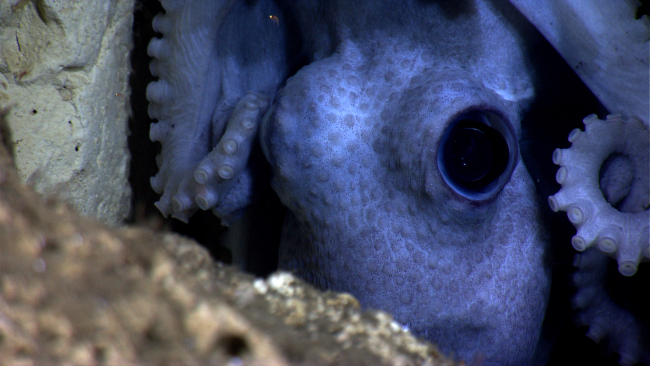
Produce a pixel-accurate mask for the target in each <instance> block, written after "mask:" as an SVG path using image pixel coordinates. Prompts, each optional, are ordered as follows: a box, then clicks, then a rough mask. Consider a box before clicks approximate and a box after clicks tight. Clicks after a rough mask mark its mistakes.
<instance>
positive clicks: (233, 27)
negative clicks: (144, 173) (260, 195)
mask: <svg viewBox="0 0 650 366" xmlns="http://www.w3.org/2000/svg"><path fill="white" fill-rule="evenodd" d="M162 5H163V8H164V9H165V11H166V13H165V14H159V15H157V16H156V17H155V19H154V21H153V28H154V30H156V31H158V32H160V33H161V34H162V38H160V39H158V38H156V39H153V40H152V41H151V43H150V44H149V47H148V53H149V55H150V56H152V57H154V60H153V61H152V62H151V65H150V69H151V73H152V74H153V75H154V76H158V77H159V80H158V81H155V82H152V83H151V84H149V86H148V87H147V99H148V100H149V101H150V104H149V115H150V117H151V118H154V119H157V120H158V122H157V123H153V124H152V125H151V129H150V133H149V137H150V138H151V140H153V141H160V142H161V143H162V149H161V152H160V155H159V157H158V158H157V164H158V167H159V172H158V173H157V174H156V176H154V177H152V178H151V186H152V188H153V189H154V190H155V191H156V192H158V193H161V194H162V196H161V198H160V200H159V201H158V202H156V203H155V205H156V207H158V209H159V210H160V211H161V212H162V214H163V215H165V216H168V215H169V214H171V215H172V217H174V218H177V219H179V220H181V221H188V220H189V218H190V216H192V214H193V213H194V212H195V211H196V210H198V209H199V208H204V209H210V208H213V207H214V205H215V204H216V203H217V201H216V199H213V198H215V197H216V195H215V194H216V192H217V191H216V186H215V185H214V184H213V185H209V186H210V187H209V188H210V189H207V188H206V187H208V186H206V184H205V183H206V181H204V180H202V181H197V180H196V177H195V172H196V169H197V167H199V164H203V165H201V166H202V167H204V165H205V164H204V163H205V161H206V159H208V158H206V157H209V156H212V157H214V156H216V155H219V152H213V153H210V152H211V151H212V150H213V149H217V150H218V149H219V146H221V145H219V144H218V143H219V141H220V140H221V139H222V137H223V134H224V131H226V125H227V123H228V120H229V118H230V115H231V113H233V111H236V110H237V109H236V104H237V103H238V102H239V101H240V100H242V98H244V99H246V98H245V95H246V93H247V92H252V93H256V94H260V95H265V96H271V95H273V94H274V93H275V91H276V90H277V88H278V87H279V85H280V84H281V83H282V82H283V81H284V79H285V78H286V75H287V72H288V71H287V70H288V68H289V66H288V65H287V62H286V54H285V47H284V39H285V29H284V27H283V25H282V24H281V23H280V19H281V16H280V14H279V10H278V8H277V7H276V6H275V4H274V3H273V2H272V1H257V2H252V3H251V2H243V1H233V0H214V1H197V0H175V1H171V0H169V1H162ZM270 14H272V15H273V17H270ZM278 16H280V17H278ZM244 27H245V28H246V32H243V31H242V28H244ZM265 98H267V101H265V102H264V103H266V104H267V105H268V97H265ZM260 100H262V99H260ZM265 109H266V107H265V108H264V110H265ZM261 113H262V114H263V113H264V111H262V112H261ZM235 118H237V117H236V116H235ZM256 126H257V124H256V125H255V126H254V128H253V130H254V131H252V132H251V133H250V134H249V135H250V136H254V135H255V133H256V131H257V127H256ZM222 145H223V144H222ZM250 145H251V144H248V145H247V147H246V149H248V151H247V152H242V151H241V150H240V153H239V154H238V155H237V156H239V157H241V159H239V160H238V164H239V165H238V166H239V167H240V169H239V170H240V171H241V170H242V167H241V165H245V164H246V159H247V157H248V152H250ZM242 159H243V160H242ZM208 160H209V159H208ZM198 176H199V177H200V178H203V175H202V174H199V175H198ZM229 188H232V187H229ZM218 194H219V195H220V196H222V197H223V196H225V195H227V194H228V191H224V190H220V191H219V193H218ZM197 196H198V197H199V203H198V204H197V201H196V198H197ZM208 196H210V197H208ZM237 197H240V198H241V199H247V197H250V195H241V194H239V195H237ZM213 201H214V202H213ZM248 203H249V202H238V204H237V205H234V206H233V207H241V206H245V205H246V204H248ZM225 214H227V213H225Z"/></svg>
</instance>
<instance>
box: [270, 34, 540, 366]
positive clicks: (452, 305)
mask: <svg viewBox="0 0 650 366" xmlns="http://www.w3.org/2000/svg"><path fill="white" fill-rule="evenodd" d="M402 37H403V35H401V34H398V35H395V38H391V37H390V36H388V35H382V36H380V37H378V38H379V39H380V40H381V41H379V40H377V41H375V40H374V39H370V40H364V41H362V42H359V41H356V40H355V41H356V42H355V41H346V42H345V43H344V44H342V45H341V46H340V47H339V48H338V51H337V52H336V53H335V54H334V55H332V56H331V57H329V58H326V59H324V60H322V61H319V62H316V63H313V64H311V65H309V66H308V67H305V68H303V69H302V70H301V71H300V72H299V73H298V74H297V75H296V76H294V77H293V78H291V79H290V80H289V81H288V82H287V86H286V87H285V88H283V89H282V90H281V91H280V95H279V97H278V100H277V104H276V108H275V112H274V114H273V115H272V116H271V119H270V121H268V122H267V125H266V126H265V127H266V130H264V132H263V133H264V135H263V146H265V147H266V149H267V155H268V156H269V160H270V161H271V163H272V166H273V168H274V171H275V173H276V174H275V177H274V179H273V182H272V184H273V187H274V189H275V190H276V192H277V193H278V195H279V196H280V198H281V200H282V202H283V203H284V204H285V205H286V206H287V207H288V208H289V210H290V211H291V213H292V214H290V215H289V217H288V218H287V219H286V226H285V230H284V237H283V244H282V248H281V254H280V255H281V258H280V266H281V267H283V268H288V269H295V270H297V272H298V273H299V274H300V275H302V276H303V277H305V278H307V279H309V280H311V281H313V282H315V283H317V284H320V285H321V286H322V287H324V288H330V289H333V290H337V291H347V292H351V293H353V294H354V295H355V296H357V297H358V298H359V300H360V301H361V303H363V304H365V305H367V306H371V307H374V308H379V309H386V310H388V311H390V312H391V313H392V314H394V315H395V317H396V319H397V320H398V321H400V322H402V323H404V324H406V325H407V326H408V327H409V328H410V329H411V330H412V331H414V332H415V333H416V334H420V335H423V336H426V337H427V338H429V339H432V340H435V341H436V342H437V343H438V344H439V345H440V346H441V347H442V348H443V349H445V350H447V351H451V350H453V351H455V352H456V354H457V355H458V356H460V357H462V358H463V359H467V360H472V359H474V358H476V359H485V360H486V362H487V363H488V364H489V363H494V364H513V365H515V364H517V365H521V364H524V363H526V362H527V360H529V358H530V357H531V354H532V352H533V350H534V347H535V345H536V341H537V337H538V334H539V329H540V327H541V321H542V319H543V316H544V311H545V307H546V297H547V295H548V273H546V272H545V269H544V259H545V258H544V250H545V245H546V242H545V240H544V238H543V236H542V233H541V226H540V225H539V224H538V219H537V217H536V215H537V210H536V205H535V200H534V197H535V196H534V187H533V185H532V182H531V180H530V178H529V176H528V173H527V172H526V169H525V167H524V166H523V163H522V162H521V161H517V162H516V168H515V169H514V171H513V172H512V176H511V177H510V180H509V182H507V184H505V186H504V187H503V190H501V191H500V192H495V193H494V194H493V195H491V196H490V197H489V198H487V199H484V200H480V201H479V200H471V199H467V198H465V197H462V196H460V195H459V194H457V193H456V192H454V190H453V189H451V188H450V187H449V186H448V185H447V184H445V182H444V180H443V178H442V176H441V174H440V172H439V171H438V168H437V166H436V159H437V154H438V146H439V145H440V140H441V136H442V134H443V132H444V131H445V129H446V128H447V127H448V124H450V123H451V122H453V121H454V120H455V117H456V115H457V114H459V113H461V112H464V111H466V110H470V109H475V108H484V109H487V110H491V111H495V112H498V113H499V114H501V115H502V116H504V117H505V118H507V120H508V121H510V123H512V128H513V129H518V128H519V126H518V123H519V122H518V112H519V108H520V105H519V104H518V103H514V102H508V101H505V100H503V99H502V98H500V97H499V96H498V95H497V94H495V93H494V92H493V91H491V90H489V89H487V88H486V87H485V86H484V84H483V83H482V81H481V80H479V79H477V78H476V77H475V76H474V75H472V73H471V72H470V71H468V70H467V69H468V67H467V65H462V64H460V63H459V62H457V61H455V60H449V59H447V60H444V59H441V58H438V57H436V56H437V55H435V52H436V51H432V50H431V49H430V47H420V45H419V44H418V43H415V42H413V41H411V40H409V39H408V38H406V39H405V38H402ZM438 52H439V50H438ZM472 56H474V55H472ZM484 57H485V56H484ZM486 58H487V57H486ZM476 59H478V60H481V59H483V60H485V58H483V57H476ZM488 60H489V58H488ZM479 62H480V61H479ZM488 62H489V61H488ZM490 76H492V77H494V78H498V77H499V76H500V75H490ZM508 76H510V77H512V76H511V75H508ZM486 77H487V76H486Z"/></svg>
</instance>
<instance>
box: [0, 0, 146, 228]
mask: <svg viewBox="0 0 650 366" xmlns="http://www.w3.org/2000/svg"><path fill="white" fill-rule="evenodd" d="M133 2H134V0H102V1H56V0H35V1H28V0H8V1H7V0H2V1H1V2H0V107H1V106H9V107H11V111H10V114H9V116H8V120H9V124H10V127H11V129H12V131H13V138H12V140H13V142H14V147H15V153H16V165H17V167H18V173H19V176H20V178H21V179H22V180H23V181H26V182H28V183H29V184H31V185H32V186H33V187H34V188H35V189H36V190H37V191H38V192H41V193H45V194H57V195H59V196H60V197H62V198H65V199H66V200H67V201H68V202H70V203H71V204H72V205H73V206H74V207H75V208H76V209H77V210H79V211H80V212H81V213H83V214H84V215H86V216H92V217H97V218H100V219H102V220H103V221H105V222H108V223H110V224H118V223H120V222H122V220H123V219H124V218H125V217H126V216H127V215H128V214H129V211H130V198H131V190H130V188H129V185H128V181H127V178H128V171H129V170H128V167H129V154H128V150H127V133H128V129H127V121H128V117H129V110H130V108H129V105H128V104H129V102H128V98H129V88H128V74H129V71H130V69H129V58H128V56H129V51H130V49H131V28H132V23H133Z"/></svg>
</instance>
